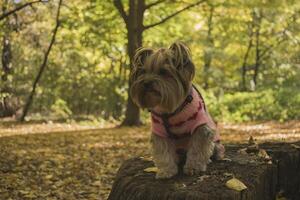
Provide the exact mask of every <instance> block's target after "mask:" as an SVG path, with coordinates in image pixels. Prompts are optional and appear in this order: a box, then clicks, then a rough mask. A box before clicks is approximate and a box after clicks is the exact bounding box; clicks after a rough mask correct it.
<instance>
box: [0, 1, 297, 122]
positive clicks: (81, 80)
mask: <svg viewBox="0 0 300 200" xmlns="http://www.w3.org/2000/svg"><path fill="white" fill-rule="evenodd" d="M1 2H3V1H1ZM122 2H123V3H124V8H125V11H126V12H127V11H128V6H129V1H122ZM151 2H152V3H153V2H155V1H154V0H153V1H152V0H146V4H149V3H151ZM194 2H195V1H193V0H187V1H185V2H181V1H168V0H167V1H165V2H163V3H160V4H158V5H156V6H153V7H151V8H150V9H148V10H146V12H145V15H144V25H149V24H153V23H155V22H158V21H160V20H161V19H163V18H164V17H167V16H169V15H171V14H172V13H174V12H176V11H178V10H180V9H182V8H183V7H185V6H186V5H187V4H189V3H194ZM15 6H16V5H15V4H14V3H13V1H9V2H8V9H12V8H14V7H15ZM56 6H57V2H56V1H49V2H48V3H43V4H35V5H34V6H33V7H34V9H32V8H30V7H28V8H26V9H24V10H21V11H19V12H18V13H17V19H16V17H14V16H10V17H9V18H8V20H3V21H1V22H0V28H1V30H0V37H1V41H2V38H3V37H4V35H8V36H9V38H10V43H11V45H12V46H11V49H12V60H11V66H12V72H11V74H9V75H8V80H7V81H4V80H2V79H0V91H1V93H0V99H3V98H4V96H14V97H17V98H18V102H20V105H19V107H22V106H23V105H24V102H25V99H26V98H27V95H28V93H29V91H30V90H31V87H32V82H33V79H34V77H35V76H36V74H37V72H38V68H39V66H40V64H41V62H42V60H43V56H44V52H45V49H46V47H47V46H48V44H49V42H50V41H49V40H50V36H51V31H52V30H53V27H54V24H55V22H54V15H55V13H56ZM299 10H300V3H299V2H298V1H293V0H291V1H283V0H276V1H234V0H230V1H222V0H218V1H207V3H204V4H201V5H199V6H196V7H193V8H192V9H189V10H186V11H185V12H183V13H181V14H179V15H176V16H175V17H173V18H171V19H170V20H168V21H166V22H165V23H162V24H160V25H159V26H155V27H153V28H151V29H148V30H146V31H145V32H144V34H143V37H144V38H143V45H144V46H153V47H161V46H168V45H169V44H170V43H171V42H173V41H175V40H182V41H184V42H186V43H187V44H188V45H189V46H190V48H191V50H192V55H193V60H194V62H195V65H196V77H195V80H194V81H195V83H196V84H198V85H200V86H204V85H205V84H206V83H205V82H207V85H208V87H207V89H206V90H205V92H206V95H207V98H208V100H209V107H210V110H212V113H213V115H216V116H217V118H219V119H220V120H225V121H249V120H269V119H274V120H275V119H278V120H289V119H295V118H299V114H298V112H297V110H299V109H298V108H299V93H300V92H299V89H297V88H300V83H299V77H300V74H299V71H300V70H299V59H300V58H299V55H300V45H299V41H300V28H299V27H300V16H299ZM61 12H62V13H61V27H60V29H59V31H58V35H57V40H56V42H55V44H54V47H53V49H52V51H51V53H50V57H49V61H48V65H47V68H46V71H45V73H44V74H43V77H42V79H41V81H40V83H39V85H38V89H37V92H36V95H35V97H34V103H33V105H32V109H31V113H42V114H45V115H50V114H51V113H53V112H54V113H55V114H56V115H59V116H60V117H67V118H69V117H72V116H77V115H95V116H97V118H98V117H99V118H103V119H115V120H121V119H123V117H124V112H125V107H126V99H127V89H128V75H129V60H128V57H127V52H126V51H127V49H126V45H127V44H126V42H127V35H126V27H125V24H124V21H123V20H122V18H121V17H120V16H119V13H118V12H117V9H116V8H115V7H114V5H113V2H112V1H100V0H91V1H84V2H83V1H79V0H75V1H68V2H67V1H66V2H64V6H63V7H62V10H61ZM260 15H261V17H262V18H261V22H260V24H259V26H258V25H257V21H255V20H257V19H256V18H255V17H257V16H260ZM210 16H212V18H211V21H210V20H209V17H210ZM254 22H255V23H256V25H255V29H254V31H256V30H257V29H258V27H260V41H259V50H260V51H266V53H265V54H264V56H263V57H262V58H261V62H260V68H259V71H258V77H257V84H256V85H255V87H253V80H252V79H253V75H254V72H253V69H249V70H248V71H247V76H246V77H245V79H246V90H245V91H242V87H241V81H242V77H241V74H242V73H241V70H242V65H243V62H244V58H245V53H246V51H247V47H248V44H249V39H250V28H251V25H253V23H254ZM281 39H283V41H281ZM279 41H280V42H279ZM255 44H256V43H255V40H254V41H253V46H255ZM0 49H2V46H1V48H0ZM0 55H1V56H2V51H0ZM208 57H209V58H211V60H210V61H211V62H210V66H209V68H208V69H207V70H204V67H203V66H204V65H205V62H207V58H208ZM255 61H256V49H255V48H254V47H253V48H251V49H250V51H249V58H248V60H247V65H249V66H250V67H249V68H251V66H253V64H255ZM0 67H1V69H2V65H1V64H0ZM3 74H4V71H3V70H1V71H0V75H1V76H2V75H3ZM7 88H10V90H9V92H7V91H6V90H7ZM147 116H148V115H147V113H146V112H145V113H142V117H143V118H145V119H146V118H147Z"/></svg>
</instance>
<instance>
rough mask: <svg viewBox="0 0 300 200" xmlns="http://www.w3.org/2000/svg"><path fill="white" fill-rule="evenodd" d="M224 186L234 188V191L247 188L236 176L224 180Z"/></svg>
mask: <svg viewBox="0 0 300 200" xmlns="http://www.w3.org/2000/svg"><path fill="white" fill-rule="evenodd" d="M226 186H227V187H228V188H230V189H233V190H236V191H242V190H245V189H247V186H246V185H245V184H244V183H243V182H241V181H240V180H238V179H236V178H232V179H230V180H228V181H227V182H226Z"/></svg>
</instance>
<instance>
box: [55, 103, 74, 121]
mask: <svg viewBox="0 0 300 200" xmlns="http://www.w3.org/2000/svg"><path fill="white" fill-rule="evenodd" d="M51 111H52V112H53V115H55V116H57V117H58V118H68V117H70V116H71V115H72V111H71V110H70V109H69V108H68V105H67V102H65V101H64V100H62V99H57V100H56V101H55V103H54V104H53V105H52V106H51Z"/></svg>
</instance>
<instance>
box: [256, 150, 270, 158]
mask: <svg viewBox="0 0 300 200" xmlns="http://www.w3.org/2000/svg"><path fill="white" fill-rule="evenodd" d="M258 156H259V157H261V158H263V159H265V160H271V157H270V156H269V154H268V153H267V152H266V150H264V149H260V150H259V152H258Z"/></svg>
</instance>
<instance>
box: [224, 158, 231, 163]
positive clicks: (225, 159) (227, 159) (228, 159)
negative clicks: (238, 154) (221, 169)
mask: <svg viewBox="0 0 300 200" xmlns="http://www.w3.org/2000/svg"><path fill="white" fill-rule="evenodd" d="M222 160H223V161H227V162H231V161H232V160H231V159H230V158H223V159H222Z"/></svg>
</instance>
